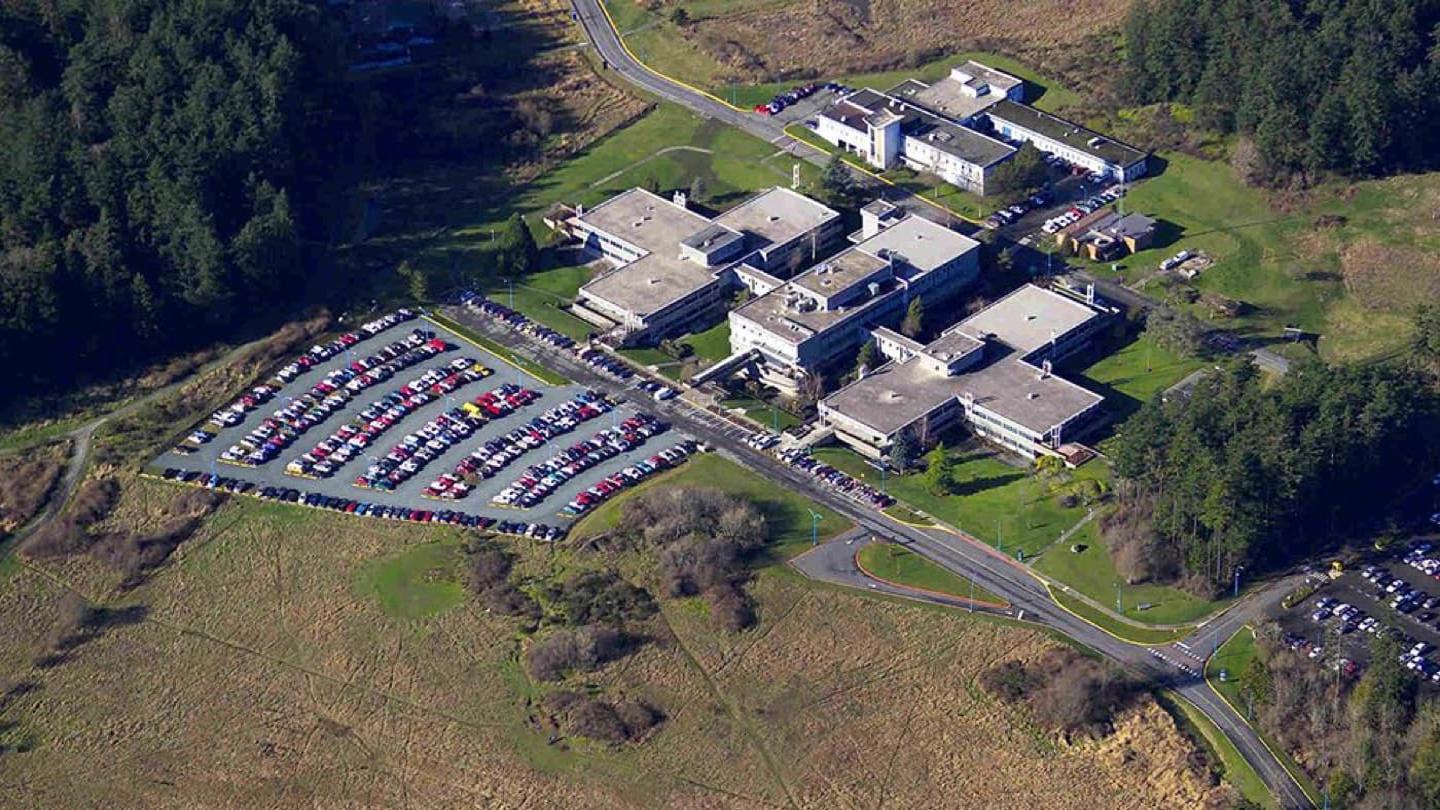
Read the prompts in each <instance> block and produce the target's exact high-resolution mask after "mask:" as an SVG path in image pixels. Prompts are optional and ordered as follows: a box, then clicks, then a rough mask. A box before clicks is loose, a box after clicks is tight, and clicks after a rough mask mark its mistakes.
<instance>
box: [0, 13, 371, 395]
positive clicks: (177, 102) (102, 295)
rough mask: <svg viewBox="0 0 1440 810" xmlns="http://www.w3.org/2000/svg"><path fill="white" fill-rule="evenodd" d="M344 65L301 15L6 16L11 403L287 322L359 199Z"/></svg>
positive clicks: (0, 202)
mask: <svg viewBox="0 0 1440 810" xmlns="http://www.w3.org/2000/svg"><path fill="white" fill-rule="evenodd" d="M346 47H347V45H346V42H345V39H344V35H343V32H342V31H341V30H340V29H339V28H338V27H337V26H336V25H335V24H334V22H333V21H332V20H331V19H330V18H329V17H327V16H326V15H325V14H324V13H323V11H322V9H321V7H320V6H319V5H318V4H311V3H305V2H299V0H212V1H211V2H206V3H175V2H167V0H58V2H45V3H41V2H31V0H20V2H11V3H6V4H4V5H0V143H4V144H5V148H4V149H3V150H0V368H3V369H4V370H5V371H6V374H5V375H4V377H3V379H4V382H0V399H3V398H4V397H3V394H4V393H6V389H7V388H11V387H12V386H13V390H14V391H21V390H24V391H30V390H35V389H37V388H38V389H42V390H43V389H44V388H46V387H48V386H52V385H57V384H58V385H73V384H74V382H75V381H76V380H79V379H84V378H86V377H87V376H89V375H93V374H96V373H104V372H106V371H108V370H111V369H116V368H125V367H127V366H129V365H133V364H134V363H136V362H139V361H143V360H147V359H152V358H155V357H160V356H163V355H164V354H166V353H167V352H170V351H174V350H178V349H184V348H188V347H191V346H194V345H197V344H198V343H200V342H202V341H204V340H207V339H211V338H214V337H216V336H217V335H219V334H221V333H222V330H223V329H226V328H227V327H231V326H233V325H234V324H236V323H237V322H240V321H241V320H243V319H245V318H246V317H247V316H248V313H249V312H251V311H253V309H254V308H255V307H256V306H257V305H260V306H262V307H263V306H264V305H267V304H269V305H270V308H271V309H272V310H273V309H274V307H273V302H274V301H275V300H277V297H279V298H283V299H284V300H286V301H287V302H289V303H287V307H291V308H293V306H294V304H293V302H294V301H295V300H296V299H297V298H299V297H300V296H298V295H297V285H300V284H301V283H303V275H304V274H305V273H306V271H307V264H309V261H308V260H307V251H306V249H305V245H307V244H308V243H312V242H313V243H317V244H323V243H324V242H325V241H326V240H327V239H328V237H329V235H330V231H331V229H333V228H335V227H336V226H337V223H339V222H340V221H342V218H343V217H342V212H340V211H337V210H335V209H336V208H337V207H340V206H344V205H348V200H349V195H347V194H346V193H345V192H346V189H347V188H348V187H350V186H351V185H352V184H353V179H352V178H351V177H349V176H347V172H348V171H350V170H348V169H346V168H344V167H347V166H352V165H353V161H351V160H349V159H348V158H347V156H348V155H349V154H350V153H351V152H352V150H353V149H354V148H355V142H356V139H357V132H356V130H357V127H355V126H353V125H352V124H353V120H354V112H353V109H352V106H353V105H352V104H351V102H350V101H348V98H349V96H348V94H347V92H345V90H344V86H343V81H344V64H345V62H344V56H345V50H344V49H345V48H346Z"/></svg>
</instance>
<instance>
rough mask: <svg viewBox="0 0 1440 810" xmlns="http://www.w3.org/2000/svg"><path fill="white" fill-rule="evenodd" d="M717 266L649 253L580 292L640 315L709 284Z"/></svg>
mask: <svg viewBox="0 0 1440 810" xmlns="http://www.w3.org/2000/svg"><path fill="white" fill-rule="evenodd" d="M718 269H719V268H711V267H705V266H703V265H701V264H699V263H697V262H687V261H685V260H684V259H681V258H680V257H679V256H676V255H675V254H674V253H673V252H671V251H667V252H664V253H650V254H647V255H645V256H642V257H640V258H639V259H637V260H635V261H633V262H630V263H629V264H626V265H623V266H621V267H619V268H616V269H615V270H612V271H610V272H608V273H606V274H604V275H602V276H599V277H597V278H595V279H593V280H591V281H590V282H589V283H588V284H586V285H585V286H583V287H581V288H580V291H581V292H583V293H585V294H587V295H593V296H595V297H596V298H600V299H603V300H605V301H608V302H610V303H611V304H614V305H615V306H617V307H620V308H621V309H624V310H626V311H627V312H632V313H634V314H635V315H637V316H639V317H641V318H644V317H647V316H649V315H651V314H654V313H655V312H658V311H660V310H661V309H664V308H665V306H666V305H667V304H670V303H671V302H673V301H676V300H677V299H680V298H682V297H684V296H686V295H689V294H690V293H692V292H694V291H696V290H698V289H700V288H702V287H704V286H706V285H708V284H710V283H712V282H713V281H714V280H715V273H716V271H717V270H718Z"/></svg>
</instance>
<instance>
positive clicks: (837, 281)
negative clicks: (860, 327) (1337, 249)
mask: <svg viewBox="0 0 1440 810" xmlns="http://www.w3.org/2000/svg"><path fill="white" fill-rule="evenodd" d="M889 266H890V263H889V262H887V261H885V260H884V259H880V258H878V257H876V256H874V255H872V254H869V253H866V252H863V251H859V250H855V249H853V248H852V249H850V250H844V251H841V252H840V253H837V254H835V256H833V257H831V258H829V259H826V260H825V261H823V262H821V263H819V264H817V265H815V266H814V267H812V268H810V269H809V270H806V271H805V272H803V273H801V274H800V275H798V276H796V277H795V278H793V279H791V283H792V284H794V285H795V286H796V287H800V288H802V289H805V290H809V291H810V292H812V293H815V294H816V295H819V296H822V297H825V298H828V297H830V296H833V295H838V294H839V293H842V292H844V291H845V290H848V289H850V288H851V287H854V286H855V285H856V284H859V283H862V282H864V281H865V280H866V279H868V278H870V277H871V276H873V275H875V274H876V273H878V272H880V271H881V270H884V269H885V268H887V267H889Z"/></svg>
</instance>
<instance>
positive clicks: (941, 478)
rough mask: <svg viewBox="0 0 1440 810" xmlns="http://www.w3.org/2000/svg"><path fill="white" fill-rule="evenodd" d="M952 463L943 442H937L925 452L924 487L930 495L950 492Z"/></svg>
mask: <svg viewBox="0 0 1440 810" xmlns="http://www.w3.org/2000/svg"><path fill="white" fill-rule="evenodd" d="M953 472H954V464H953V462H952V461H951V460H950V453H949V452H947V451H946V449H945V443H944V442H939V443H937V444H936V445H935V446H934V447H933V448H931V449H930V452H929V453H926V454H925V488H926V489H927V490H929V491H930V494H931V495H946V494H949V492H950V482H951V476H952V474H953Z"/></svg>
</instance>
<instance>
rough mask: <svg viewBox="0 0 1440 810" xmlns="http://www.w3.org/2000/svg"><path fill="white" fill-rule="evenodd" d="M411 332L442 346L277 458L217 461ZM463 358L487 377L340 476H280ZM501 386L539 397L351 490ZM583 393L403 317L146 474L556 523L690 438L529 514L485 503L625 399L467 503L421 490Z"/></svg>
mask: <svg viewBox="0 0 1440 810" xmlns="http://www.w3.org/2000/svg"><path fill="white" fill-rule="evenodd" d="M417 328H418V329H421V330H424V331H426V332H433V333H434V334H435V337H436V338H439V339H440V340H442V341H444V342H445V343H446V344H447V345H448V346H449V348H448V349H447V350H446V351H443V352H440V353H439V354H437V355H435V356H434V357H431V358H429V359H426V360H424V361H422V362H419V363H417V364H415V365H413V366H411V367H409V368H406V369H404V370H402V371H399V372H397V373H395V374H394V376H392V377H390V378H389V379H387V380H384V381H381V382H378V383H377V384H375V385H373V386H371V387H369V388H367V389H365V390H363V391H360V392H359V393H357V394H355V395H354V396H352V397H350V398H349V400H348V401H346V402H345V403H344V404H343V406H341V407H339V408H337V409H336V410H334V411H333V412H331V413H330V414H329V415H328V416H326V417H325V418H324V419H322V420H321V421H320V422H319V423H317V424H315V425H314V426H313V427H311V428H309V429H308V430H306V431H305V432H304V433H303V434H302V435H300V436H299V437H298V439H296V440H295V441H294V442H293V443H292V444H290V445H289V446H288V447H286V448H285V449H283V450H282V451H281V452H280V453H279V454H278V456H276V457H274V458H272V459H271V460H269V461H268V462H265V463H263V464H259V465H257V466H253V467H249V466H240V465H235V464H229V463H226V462H224V461H222V460H221V456H222V454H223V453H224V452H225V451H226V450H227V449H228V448H230V447H231V446H232V445H233V444H235V443H236V442H237V441H238V440H240V439H241V438H243V437H245V436H246V435H247V434H249V433H250V432H251V431H253V430H255V429H256V428H257V427H259V426H260V425H261V424H262V423H263V422H264V421H265V420H266V419H267V418H270V417H271V416H272V414H273V413H274V412H275V411H276V410H278V409H280V408H283V407H286V405H287V404H290V403H291V402H293V401H294V400H295V399H296V398H298V397H300V396H302V395H303V394H304V393H305V392H307V391H309V390H311V388H312V386H314V385H315V384H317V383H319V382H321V381H323V380H324V379H325V378H326V375H327V374H329V373H331V372H332V371H334V370H336V369H340V368H344V367H348V366H350V364H352V363H354V362H356V361H357V360H360V359H363V358H365V357H367V356H369V355H372V354H373V353H375V352H377V351H378V350H380V349H381V348H382V347H384V346H385V345H387V344H389V343H391V342H393V341H397V340H401V339H403V338H404V337H405V336H407V335H409V334H410V333H411V332H412V331H413V330H414V329H417ZM462 357H463V358H468V359H470V360H473V361H475V362H476V363H479V364H480V365H482V366H484V367H486V368H488V369H490V370H491V371H492V372H493V373H491V374H490V375H488V376H486V377H485V378H484V379H481V380H477V381H475V382H472V383H470V384H468V385H466V386H464V387H462V388H459V389H458V390H455V391H453V392H451V393H449V394H441V395H439V396H436V397H435V398H434V399H432V400H431V401H429V402H426V403H425V404H423V405H421V406H420V407H418V408H415V409H414V410H411V411H410V412H408V413H406V414H405V415H404V416H403V417H402V418H400V419H398V420H397V421H396V422H395V423H394V424H393V425H391V426H390V427H389V428H388V429H386V430H385V431H384V432H383V434H381V435H379V436H378V437H377V438H376V439H375V440H374V442H373V444H371V445H370V446H368V447H367V448H365V450H364V451H362V452H361V453H360V454H357V455H356V456H355V457H354V458H352V459H351V460H350V461H349V462H348V463H345V464H343V465H340V466H339V469H338V470H337V471H336V472H335V473H334V474H333V475H330V476H329V477H323V478H305V477H297V476H294V475H288V474H286V472H285V468H286V465H287V464H289V463H290V462H291V461H293V460H294V459H297V458H299V457H300V456H301V455H302V454H304V453H306V452H307V451H309V450H311V449H312V448H313V447H315V445H316V444H317V443H319V442H321V441H322V440H324V439H326V438H327V437H328V436H330V435H331V433H332V432H334V431H335V430H336V429H337V428H339V427H341V426H342V425H345V424H349V423H352V422H357V421H359V420H360V419H361V417H360V412H361V411H362V410H364V409H365V408H366V407H367V406H369V405H371V404H372V403H374V402H376V401H378V400H380V399H381V398H383V397H385V396H386V395H387V394H388V393H390V392H392V391H395V390H397V389H399V388H400V387H401V386H403V385H405V384H406V383H407V382H409V381H411V380H413V379H416V378H419V377H420V376H421V375H422V374H423V373H424V372H426V371H428V370H430V369H441V368H447V367H449V365H450V364H451V363H452V362H453V361H454V360H456V359H458V358H462ZM507 384H508V385H512V386H518V387H520V388H524V389H529V390H531V391H534V392H536V393H538V394H539V396H538V397H537V398H536V399H535V400H534V401H533V402H532V403H530V404H528V405H525V406H521V407H517V408H516V409H515V410H513V411H511V412H509V413H507V414H504V415H501V416H498V417H495V418H493V419H490V420H489V421H486V422H485V423H484V424H482V425H480V426H479V427H478V428H477V429H476V430H474V432H473V433H471V434H470V435H469V436H466V437H464V438H462V439H460V440H459V441H457V442H455V443H454V444H453V445H451V446H450V447H448V448H446V449H444V451H443V452H440V453H439V454H438V455H437V456H436V457H435V458H434V459H433V460H432V461H430V462H429V463H428V464H426V465H424V466H423V467H422V468H421V469H419V471H418V472H416V473H415V474H414V475H412V476H410V477H409V478H408V479H406V480H404V481H403V482H401V483H399V484H398V485H396V486H395V488H394V489H393V490H392V491H382V490H379V489H374V488H362V487H357V486H355V484H354V481H355V479H356V476H358V475H360V474H361V473H363V472H365V470H366V469H367V468H368V467H369V466H370V465H371V464H373V463H375V462H376V461H378V460H379V459H380V458H381V457H383V456H385V455H386V454H387V453H388V452H390V450H391V449H392V448H393V447H394V446H395V445H396V444H397V443H399V442H400V440H401V439H402V438H404V437H405V436H407V435H409V434H411V433H413V432H415V431H418V430H420V429H421V428H422V427H424V426H425V425H426V424H427V423H429V422H431V421H432V420H434V419H435V418H436V417H437V416H440V415H442V414H444V413H446V412H448V411H451V410H452V409H454V408H457V407H461V406H462V405H463V404H464V403H466V402H471V401H473V400H474V399H475V397H477V396H478V395H481V394H483V393H485V392H488V391H492V390H494V389H496V388H497V387H500V386H502V385H507ZM585 390H586V389H585V388H584V386H581V385H577V384H568V385H552V384H549V383H546V382H544V381H542V380H539V379H537V378H535V377H533V376H531V375H530V374H528V373H526V372H524V371H521V370H520V369H518V368H516V367H515V366H513V365H511V364H510V363H508V362H506V361H505V360H503V359H501V358H499V357H497V356H496V355H494V354H493V353H491V352H489V351H486V350H484V349H482V348H480V347H478V346H476V345H475V344H474V343H472V342H470V341H469V340H467V339H466V338H464V337H463V336H461V335H458V334H456V333H454V332H453V331H451V330H449V329H447V328H445V327H444V326H442V325H440V324H437V323H434V322H432V321H429V320H422V319H416V320H410V321H405V322H402V323H397V324H395V325H392V326H389V327H388V328H385V329H383V330H382V331H380V332H378V333H376V334H375V335H373V336H368V337H364V338H363V339H362V340H360V341H359V342H358V343H355V344H354V345H351V346H348V347H346V348H344V349H342V350H341V351H339V352H338V353H336V354H334V355H332V356H330V357H328V358H326V359H324V360H322V361H320V362H318V363H316V364H315V365H313V366H311V367H310V368H308V369H306V370H304V371H303V372H302V373H300V374H299V375H298V376H296V377H294V378H293V379H292V380H291V381H290V382H289V383H287V384H285V385H283V387H281V389H280V390H279V392H278V393H277V394H276V395H275V396H274V398H273V399H271V400H270V401H268V402H266V403H264V404H262V405H260V406H259V407H256V408H254V409H253V410H250V411H249V412H247V413H245V414H244V417H243V419H242V420H241V421H240V423H239V424H235V425H232V426H230V427H225V428H221V429H220V430H219V432H218V433H217V434H216V435H215V437H214V439H212V440H210V441H208V442H206V443H204V444H201V445H199V446H198V447H196V448H195V449H194V451H193V452H190V453H180V452H177V451H175V450H173V449H172V450H169V451H167V452H165V453H164V454H162V455H160V456H159V457H158V458H156V459H155V460H154V462H153V463H152V465H151V466H152V472H156V473H160V472H162V471H164V470H170V469H175V470H184V471H192V472H198V473H202V474H214V475H219V476H221V477H224V478H232V479H236V480H239V481H243V482H247V483H250V484H253V485H254V486H255V488H256V490H257V491H258V490H260V489H263V488H264V487H277V488H285V489H297V490H300V491H301V492H302V493H315V494H318V495H321V496H329V497H335V498H341V499H346V500H355V501H361V502H368V503H372V504H378V505H381V506H393V507H404V508H409V509H417V510H426V511H432V512H438V511H442V510H454V511H461V512H465V513H467V514H471V515H483V516H487V517H490V518H493V519H496V520H511V521H526V522H532V523H544V524H549V525H562V526H563V525H564V524H566V523H568V522H569V521H570V520H571V519H572V518H568V517H566V516H564V515H562V514H561V510H562V509H563V508H564V507H565V504H566V503H568V502H569V501H570V500H571V499H573V498H575V497H576V496H577V495H579V494H580V493H581V492H583V491H585V490H586V489H588V488H590V487H593V486H596V485H597V484H599V483H600V482H601V481H603V480H604V479H605V478H607V477H610V476H613V475H615V474H616V473H619V472H620V471H621V470H624V469H625V468H627V467H630V466H632V465H634V464H635V463H636V462H637V461H640V460H643V459H647V458H649V457H651V456H653V455H655V454H658V453H660V452H661V451H662V450H665V449H667V448H670V447H673V446H674V445H676V444H677V443H680V442H683V441H685V440H686V439H687V438H688V437H686V436H684V435H683V434H681V433H680V432H679V431H676V430H674V429H673V428H672V429H669V430H666V431H665V432H663V433H660V434H659V435H656V436H653V437H650V438H649V439H648V440H647V441H645V442H644V443H642V444H640V445H639V446H638V447H634V448H632V449H630V450H628V451H626V452H622V453H619V454H617V455H615V456H614V457H612V458H608V459H605V460H603V461H601V462H600V463H598V464H596V465H595V466H593V467H590V468H589V469H586V470H584V471H583V472H582V473H580V474H579V475H577V476H576V477H574V478H572V479H570V480H568V481H566V482H565V483H564V484H563V485H561V486H560V487H559V488H557V489H556V490H555V491H554V492H553V493H552V494H550V495H549V497H547V498H546V499H544V500H543V501H542V502H540V503H539V504H537V505H535V506H533V507H531V508H516V507H503V506H498V505H496V504H493V503H492V502H491V498H492V497H494V496H495V495H496V494H498V493H499V492H500V491H501V490H503V489H504V488H505V487H507V486H508V485H510V484H511V483H512V482H513V481H514V480H515V479H516V478H518V477H519V476H520V474H521V473H523V472H524V471H525V470H526V469H527V468H528V467H529V466H530V465H533V464H538V463H540V462H542V461H544V460H545V459H547V458H549V457H551V456H552V455H554V454H555V453H557V452H559V451H561V450H563V449H565V448H568V447H571V446H572V445H575V444H578V443H580V442H582V441H584V440H587V439H590V438H591V437H593V436H595V435H596V434H597V433H600V432H601V431H605V430H608V429H611V428H613V427H615V426H616V425H620V424H621V423H623V422H624V421H625V420H626V419H628V418H630V417H633V416H634V415H635V414H636V413H637V412H641V410H642V409H640V408H637V407H636V405H634V404H633V403H630V402H623V403H621V404H619V405H617V406H616V407H614V408H613V409H612V410H610V411H609V412H608V413H603V414H601V415H599V416H598V417H596V418H593V419H591V420H589V421H585V422H581V423H580V424H578V425H576V426H575V427H573V428H572V429H571V430H569V431H568V432H566V433H562V434H560V435H557V436H554V437H552V438H550V439H549V440H548V441H544V442H543V443H540V444H539V445H538V446H534V447H531V448H530V449H528V450H526V451H525V452H523V453H522V454H521V455H520V456H519V457H517V458H516V459H514V460H513V461H512V462H511V463H510V464H509V465H508V466H506V468H505V469H503V470H501V471H500V472H499V473H498V474H496V475H494V476H492V477H490V478H487V479H483V480H479V481H477V482H476V484H475V487H474V490H473V491H471V492H470V493H469V494H468V495H466V496H465V497H462V498H458V499H455V500H437V499H433V498H429V497H425V496H424V494H423V493H424V492H425V489H426V487H428V486H429V485H430V483H431V482H432V481H434V480H435V479H437V478H438V477H439V476H440V475H442V474H444V473H450V472H452V471H453V470H454V469H455V467H456V465H457V464H458V463H459V462H460V461H461V460H462V459H464V458H465V457H466V456H467V455H468V454H470V452H471V451H473V450H475V449H477V448H479V447H480V446H481V445H483V444H485V443H486V442H488V441H490V440H492V439H495V438H498V437H500V436H503V435H504V434H506V433H509V432H510V431H512V430H513V429H515V428H518V427H520V426H522V425H524V424H526V423H527V422H529V421H530V420H532V419H534V418H536V417H538V416H540V415H541V414H543V413H545V412H546V411H549V410H550V409H551V408H554V407H556V406H559V405H561V404H562V403H565V402H568V401H571V400H573V399H575V398H576V397H578V396H580V395H582V394H583V393H584V392H585ZM207 423H208V420H207ZM200 427H201V428H204V429H205V430H209V431H213V430H215V429H216V427H217V426H216V425H214V424H202V425H201V426H200ZM252 494H253V493H252Z"/></svg>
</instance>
